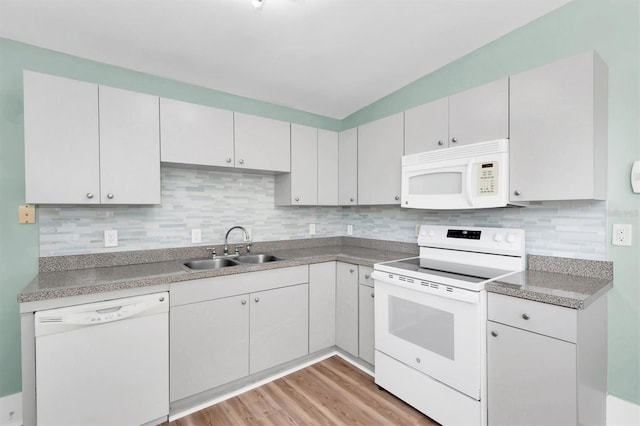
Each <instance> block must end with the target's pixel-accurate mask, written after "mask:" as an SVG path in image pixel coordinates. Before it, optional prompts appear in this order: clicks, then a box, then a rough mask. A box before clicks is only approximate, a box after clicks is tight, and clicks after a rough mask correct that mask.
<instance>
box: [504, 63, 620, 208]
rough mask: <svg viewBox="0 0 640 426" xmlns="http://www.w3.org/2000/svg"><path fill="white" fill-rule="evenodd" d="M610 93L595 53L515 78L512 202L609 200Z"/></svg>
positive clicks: (537, 69)
mask: <svg viewBox="0 0 640 426" xmlns="http://www.w3.org/2000/svg"><path fill="white" fill-rule="evenodd" d="M607 87H608V70H607V66H606V65H605V64H604V62H603V61H602V59H600V57H599V56H598V55H597V54H596V53H595V52H593V51H589V52H586V53H582V54H579V55H576V56H572V57H570V58H566V59H562V60H560V61H557V62H553V63H551V64H548V65H545V66H541V67H538V68H535V69H532V70H530V71H525V72H522V73H520V74H516V75H514V76H512V77H511V94H510V98H511V141H510V192H511V201H545V200H604V199H606V190H607V179H606V178H607V132H608V130H607V121H608V106H607V103H608V100H607V99H608V95H607V93H608V88H607Z"/></svg>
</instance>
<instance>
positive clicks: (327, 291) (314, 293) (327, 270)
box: [309, 262, 336, 353]
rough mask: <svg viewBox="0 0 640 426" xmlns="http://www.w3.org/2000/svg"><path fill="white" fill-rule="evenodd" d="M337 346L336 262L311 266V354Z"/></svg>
mask: <svg viewBox="0 0 640 426" xmlns="http://www.w3.org/2000/svg"><path fill="white" fill-rule="evenodd" d="M335 344H336V262H325V263H315V264H312V265H309V353H313V352H316V351H319V350H321V349H326V348H329V347H331V346H333V345H335Z"/></svg>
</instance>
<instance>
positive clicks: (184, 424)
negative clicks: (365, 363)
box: [164, 356, 438, 426]
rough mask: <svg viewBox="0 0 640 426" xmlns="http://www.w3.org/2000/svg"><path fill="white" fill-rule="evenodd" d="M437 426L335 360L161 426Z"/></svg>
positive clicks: (338, 360) (334, 357)
mask: <svg viewBox="0 0 640 426" xmlns="http://www.w3.org/2000/svg"><path fill="white" fill-rule="evenodd" d="M201 425H212V426H213V425H216V426H218V425H278V426H280V425H363V426H364V425H366V426H372V425H430V426H431V425H438V423H436V422H434V421H433V420H431V419H429V418H428V417H426V416H425V415H424V414H422V413H420V412H419V411H417V410H415V409H414V408H412V407H411V406H409V405H407V404H405V403H404V402H402V401H400V400H399V399H397V398H396V397H394V396H393V395H391V394H389V393H387V392H385V391H381V390H378V386H377V385H376V384H375V383H374V381H373V378H372V377H371V376H369V375H368V374H366V373H364V372H362V371H361V370H359V369H357V368H355V367H354V366H352V365H351V364H349V363H348V362H346V361H344V360H343V359H342V358H340V357H337V356H333V357H331V358H328V359H326V360H324V361H321V362H319V363H316V364H314V365H311V366H309V367H307V368H305V369H303V370H300V371H297V372H295V373H292V374H289V375H288V376H285V377H282V378H280V379H277V380H275V381H273V382H271V383H267V384H266V385H263V386H260V387H259V388H256V389H253V390H250V391H247V392H245V393H243V394H241V395H238V396H236V397H234V398H231V399H228V400H226V401H223V402H221V403H219V404H216V405H213V406H211V407H209V408H206V409H204V410H201V411H198V412H196V413H193V414H190V415H188V416H186V417H183V418H181V419H178V420H176V421H174V422H171V423H165V424H164V426H201Z"/></svg>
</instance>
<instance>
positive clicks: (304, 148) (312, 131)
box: [291, 124, 318, 206]
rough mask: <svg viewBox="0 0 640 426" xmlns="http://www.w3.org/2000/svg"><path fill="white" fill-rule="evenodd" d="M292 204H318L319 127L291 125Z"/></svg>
mask: <svg viewBox="0 0 640 426" xmlns="http://www.w3.org/2000/svg"><path fill="white" fill-rule="evenodd" d="M291 204H293V205H307V206H315V205H317V204H318V129H316V128H314V127H307V126H301V125H299V124H292V125H291Z"/></svg>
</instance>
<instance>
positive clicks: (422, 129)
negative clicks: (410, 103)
mask: <svg viewBox="0 0 640 426" xmlns="http://www.w3.org/2000/svg"><path fill="white" fill-rule="evenodd" d="M404 120H405V123H404V152H405V155H409V154H417V153H419V152H425V151H432V150H434V149H438V148H446V147H447V146H448V140H449V98H442V99H438V100H437V101H433V102H429V103H427V104H424V105H420V106H417V107H415V108H411V109H408V110H406V111H405V112H404Z"/></svg>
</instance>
